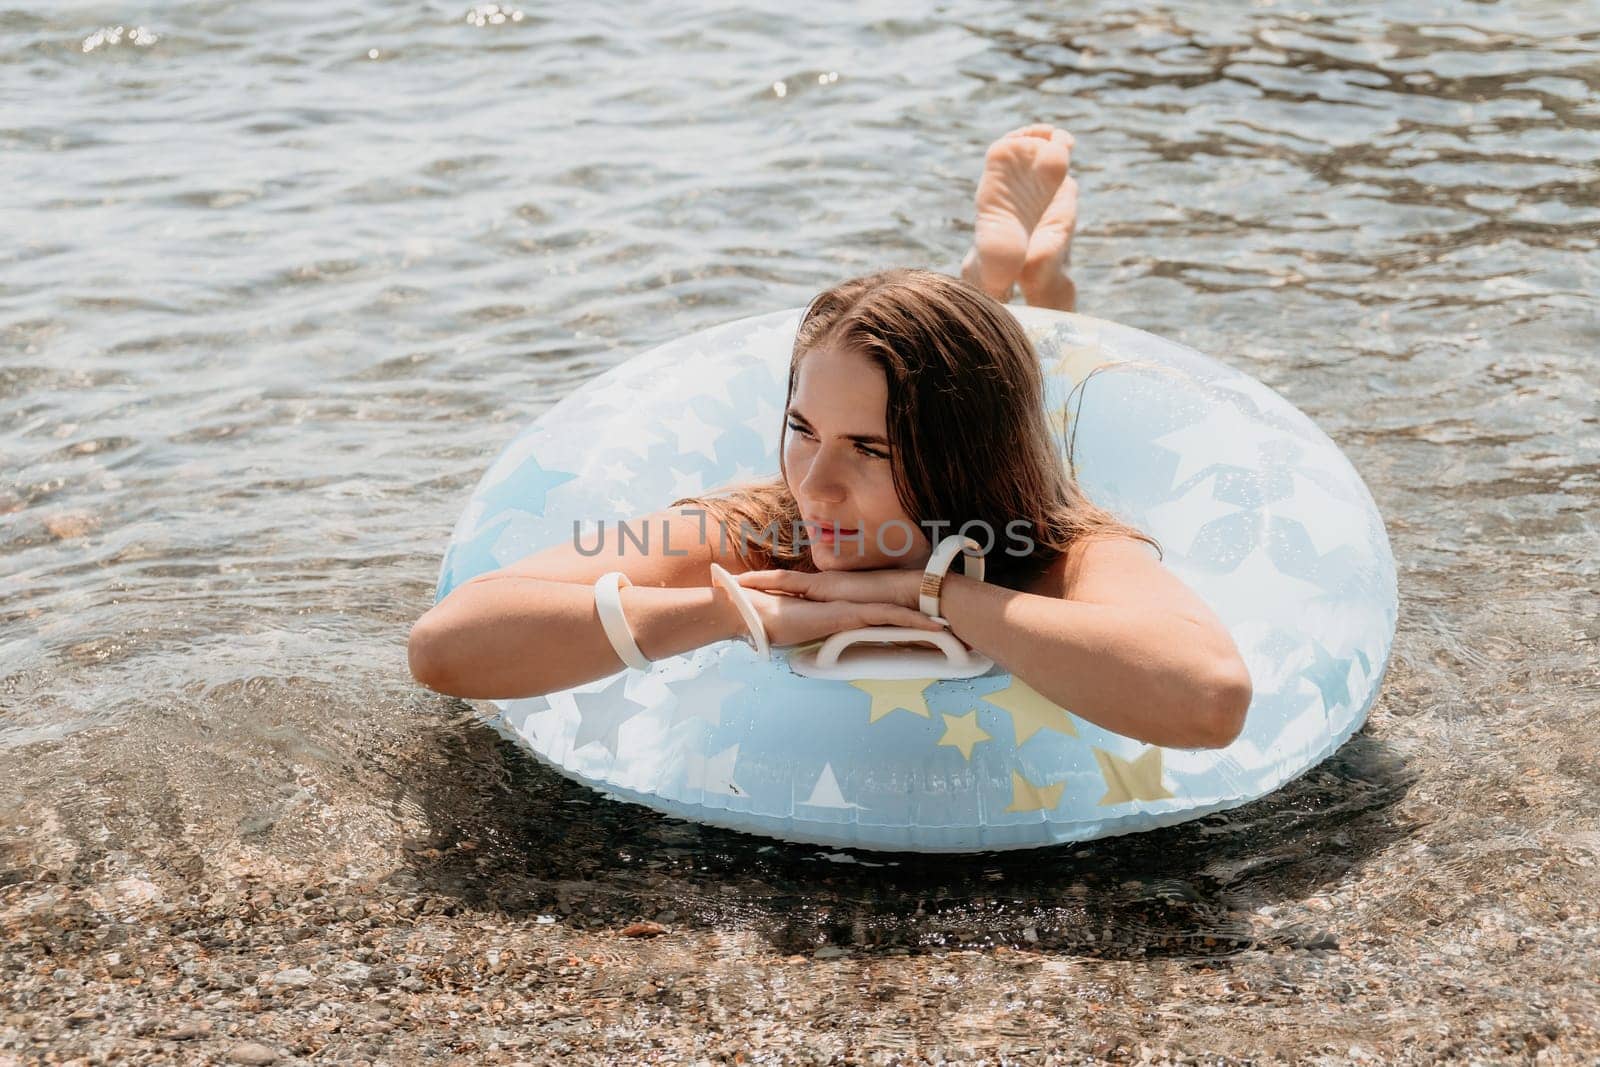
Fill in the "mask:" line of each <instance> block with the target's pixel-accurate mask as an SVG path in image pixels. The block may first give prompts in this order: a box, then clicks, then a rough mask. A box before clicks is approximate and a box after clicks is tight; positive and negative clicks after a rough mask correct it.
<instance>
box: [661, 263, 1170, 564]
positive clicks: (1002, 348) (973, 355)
mask: <svg viewBox="0 0 1600 1067" xmlns="http://www.w3.org/2000/svg"><path fill="white" fill-rule="evenodd" d="M833 345H838V346H840V347H842V348H845V349H847V350H851V351H855V352H859V353H861V354H862V355H864V356H866V357H867V358H868V359H870V360H872V361H873V362H874V363H876V364H877V365H878V366H879V367H881V368H882V369H883V372H884V375H885V377H886V378H887V380H888V386H889V399H888V408H887V411H886V412H885V417H886V420H887V423H888V438H889V445H890V454H891V458H892V462H893V471H894V485H895V492H896V495H897V496H898V497H899V500H900V505H901V507H902V509H903V510H904V511H905V513H906V514H907V515H909V516H911V518H912V521H913V522H916V523H922V522H925V521H927V522H933V521H948V522H949V523H950V524H951V525H949V526H948V527H946V528H944V530H943V533H945V534H948V533H954V532H959V531H960V530H961V529H962V527H963V525H964V524H966V523H968V522H980V523H984V524H986V525H985V526H983V527H980V529H984V530H987V531H990V533H989V534H988V536H979V537H977V538H976V539H977V540H978V541H979V542H980V543H982V542H984V541H987V540H991V539H992V540H993V547H992V549H991V550H990V551H989V553H988V554H987V555H986V556H985V559H984V563H985V578H986V579H987V580H988V581H991V582H994V583H996V584H999V585H1006V586H1009V587H1012V588H1016V587H1018V586H1020V585H1021V584H1023V583H1024V582H1026V581H1027V580H1029V579H1031V578H1032V577H1033V576H1035V575H1037V574H1039V573H1042V572H1043V571H1044V570H1045V569H1046V568H1047V567H1048V566H1049V565H1050V563H1052V562H1053V561H1054V560H1055V559H1056V558H1057V557H1059V556H1061V555H1062V554H1063V553H1065V552H1066V551H1067V549H1068V548H1069V547H1070V546H1071V545H1072V544H1073V543H1074V542H1076V541H1078V540H1080V539H1084V538H1090V537H1101V536H1111V537H1114V536H1123V537H1132V538H1137V539H1139V540H1142V541H1146V542H1148V543H1149V544H1150V545H1151V546H1153V547H1154V548H1155V550H1156V552H1157V554H1158V555H1161V554H1162V552H1161V546H1160V544H1159V543H1157V541H1156V540H1155V539H1154V538H1153V537H1150V536H1148V535H1147V534H1144V533H1142V532H1140V531H1139V530H1137V529H1135V528H1134V527H1132V526H1130V525H1128V524H1126V523H1123V522H1121V521H1119V520H1118V519H1117V518H1116V517H1115V516H1113V515H1112V514H1111V513H1110V512H1108V511H1106V510H1105V509H1103V508H1101V507H1099V506H1097V505H1095V504H1094V503H1092V502H1091V501H1090V500H1089V499H1088V497H1086V496H1085V495H1084V494H1083V492H1082V490H1080V489H1079V488H1078V484H1077V480H1076V478H1075V477H1074V476H1073V474H1072V473H1070V472H1069V470H1068V468H1067V467H1064V466H1063V464H1062V463H1061V453H1060V452H1059V451H1058V449H1057V447H1056V443H1055V438H1054V436H1053V434H1052V431H1051V428H1050V423H1049V421H1048V419H1047V417H1046V414H1045V407H1044V375H1043V373H1042V371H1041V370H1040V367H1039V357H1038V355H1037V354H1036V353H1035V352H1034V349H1033V345H1032V344H1031V343H1030V342H1029V340H1028V335H1027V334H1026V332H1024V330H1023V328H1022V325H1021V323H1019V322H1018V321H1017V319H1016V318H1015V317H1014V316H1013V315H1012V314H1011V313H1010V312H1009V311H1007V310H1006V309H1005V306H1004V305H1003V304H1001V303H1000V302H999V301H997V300H995V299H994V298H993V297H991V296H989V295H988V294H987V293H984V292H983V291H982V290H981V289H978V288H976V287H974V286H971V285H968V284H967V283H966V282H964V281H962V280H961V279H959V278H954V277H951V276H949V275H946V274H939V273H936V272H934V271H928V270H916V269H896V270H886V271H880V272H877V273H874V274H868V275H864V276H862V277H859V278H853V279H851V280H849V281H847V282H844V283H842V284H840V285H836V286H834V287H833V288H831V289H828V290H826V291H824V292H823V293H821V294H819V295H818V296H817V297H816V298H815V299H814V300H812V301H811V303H810V304H809V305H808V306H807V307H806V311H805V315H804V316H803V317H802V318H801V320H800V327H799V329H798V330H797V331H796V333H795V340H794V350H793V354H792V355H791V357H790V360H789V384H788V393H787V396H786V398H785V402H784V406H785V409H786V410H787V406H788V401H789V399H792V398H793V396H794V390H795V383H796V380H797V376H798V369H799V364H800V360H801V358H803V357H804V356H805V354H806V353H807V352H810V351H812V350H813V349H817V348H821V347H824V346H833ZM1074 428H1075V427H1074ZM787 433H788V418H787V417H785V418H784V426H783V428H782V429H781V430H780V431H779V438H778V462H779V467H780V473H779V474H778V475H777V476H776V477H775V478H773V479H771V480H768V481H762V482H757V483H753V484H748V485H742V486H734V487H729V488H725V489H723V490H720V491H717V492H716V493H715V495H707V496H691V497H682V498H680V499H678V500H674V501H673V502H672V504H671V505H670V506H672V507H677V506H679V505H685V504H688V505H696V506H698V507H701V508H703V509H704V510H705V511H706V512H708V513H709V514H710V516H711V517H712V518H714V519H716V520H718V521H719V522H721V523H722V524H723V528H724V529H725V530H726V531H728V533H727V536H728V537H729V538H730V539H731V540H732V542H733V543H734V544H735V545H736V546H737V550H738V552H739V555H740V557H741V559H743V560H744V562H745V564H746V565H747V566H749V567H750V568H752V569H755V570H764V569H768V568H783V569H788V570H801V571H815V570H816V566H815V564H813V563H812V562H811V558H810V553H809V552H808V550H807V549H806V547H805V546H804V544H802V543H799V542H798V539H797V537H796V532H797V530H798V529H799V528H800V522H801V515H800V508H799V505H798V504H797V503H796V501H795V499H794V495H793V494H792V493H790V492H789V488H788V475H787V471H785V470H783V450H784V439H785V436H786V435H787ZM1067 451H1068V455H1067V460H1068V464H1070V463H1071V462H1072V460H1071V446H1070V443H1069V445H1068V450H1067ZM1018 520H1021V521H1022V522H1023V523H1025V524H1026V525H1025V526H1024V527H1023V528H1022V532H1023V534H1024V535H1025V536H1026V537H1028V538H1031V539H1032V540H1033V542H1034V548H1033V550H1032V552H1031V553H1029V554H1028V555H1021V554H1019V553H1018V552H1017V547H1016V543H1015V542H1011V549H1010V551H1005V550H1003V549H1002V546H1003V545H1004V544H1005V543H1006V541H1005V540H1004V539H1005V537H1006V531H1008V529H1010V528H1009V527H1008V526H1007V524H1008V523H1012V522H1016V521H1018ZM774 524H775V525H774ZM769 526H772V527H773V528H772V529H771V530H768V527H769ZM922 529H923V532H924V533H928V532H929V531H928V528H926V527H923V528H922ZM763 531H766V532H767V534H768V537H769V538H770V540H768V541H767V542H766V543H763V541H762V539H761V537H760V534H761V533H762V532H763ZM751 534H754V535H755V536H750V535H751ZM931 539H932V540H934V541H935V542H937V540H938V538H937V537H932V538H931Z"/></svg>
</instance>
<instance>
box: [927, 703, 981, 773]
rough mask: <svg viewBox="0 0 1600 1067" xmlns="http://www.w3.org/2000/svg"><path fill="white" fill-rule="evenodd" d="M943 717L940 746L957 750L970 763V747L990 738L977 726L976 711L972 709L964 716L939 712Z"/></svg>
mask: <svg viewBox="0 0 1600 1067" xmlns="http://www.w3.org/2000/svg"><path fill="white" fill-rule="evenodd" d="M939 714H940V715H943V716H944V736H943V737H941V738H939V743H940V744H941V745H949V746H950V747H951V748H959V749H960V750H961V757H962V758H963V759H965V760H967V761H968V762H969V763H970V762H971V761H972V746H973V745H975V744H977V743H978V742H979V741H988V740H990V737H989V735H988V734H986V733H984V732H983V728H982V727H980V726H979V725H978V709H977V708H973V709H972V710H971V711H969V712H967V713H966V714H965V715H951V714H950V713H949V712H945V711H941V712H940V713H939Z"/></svg>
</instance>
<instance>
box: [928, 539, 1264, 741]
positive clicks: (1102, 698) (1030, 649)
mask: <svg viewBox="0 0 1600 1067" xmlns="http://www.w3.org/2000/svg"><path fill="white" fill-rule="evenodd" d="M1070 595H1071V597H1072V599H1064V598H1063V597H1062V596H1057V595H1043V594H1038V593H1023V592H1017V591H1016V590H1012V589H1006V588H1004V587H1001V586H996V585H990V584H987V583H984V582H979V581H976V580H974V579H971V578H968V577H967V576H966V575H964V574H961V573H960V572H959V571H955V570H952V571H951V572H950V573H949V574H947V575H946V576H945V579H944V586H943V589H942V590H941V593H940V600H939V610H940V613H941V614H942V615H943V616H944V617H945V618H946V619H949V620H950V629H951V632H953V633H954V634H955V635H956V636H957V637H959V638H960V639H961V640H962V641H964V642H966V643H967V644H968V645H970V646H972V647H973V648H976V649H977V650H978V651H979V652H982V653H983V654H984V655H986V656H989V657H990V658H992V659H993V660H994V661H995V662H996V663H998V664H1000V665H1001V666H1003V667H1004V668H1005V669H1007V670H1008V671H1010V672H1011V673H1012V674H1014V675H1016V676H1017V677H1018V678H1021V679H1022V680H1023V681H1024V682H1026V683H1027V684H1028V685H1030V686H1032V687H1033V688H1034V689H1036V690H1037V691H1038V692H1039V693H1040V694H1041V695H1042V696H1044V697H1045V698H1046V699H1048V700H1050V701H1052V702H1053V703H1056V704H1058V705H1060V706H1061V707H1063V708H1066V709H1067V710H1069V711H1070V712H1072V714H1074V715H1077V716H1079V717H1080V718H1084V719H1087V720H1089V721H1090V722H1093V723H1095V724H1097V725H1099V726H1102V727H1104V728H1106V729H1107V730H1111V731H1114V732H1116V733H1119V734H1123V735H1125V736H1127V737H1132V738H1135V739H1137V740H1140V741H1144V742H1146V743H1147V744H1152V745H1162V746H1165V747H1168V748H1221V747H1224V746H1226V745H1228V744H1229V743H1230V742H1232V741H1233V739H1234V738H1236V737H1237V736H1239V732H1240V730H1242V729H1243V728H1244V717H1245V712H1246V710H1247V709H1248V708H1249V706H1250V699H1251V696H1252V690H1251V683H1250V673H1249V670H1248V669H1247V668H1246V666H1245V664H1244V661H1243V659H1241V658H1240V656H1239V652H1238V650H1237V649H1236V648H1235V647H1234V644H1233V639H1232V637H1231V636H1230V635H1229V634H1228V631H1227V629H1226V628H1225V627H1224V626H1223V625H1222V623H1221V621H1220V620H1218V619H1217V617H1216V616H1215V615H1214V614H1213V613H1212V612H1211V610H1210V608H1209V607H1208V606H1207V605H1206V604H1205V602H1204V601H1203V600H1201V599H1200V597H1199V596H1197V595H1196V594H1195V593H1194V592H1193V591H1192V590H1190V589H1189V588H1188V587H1187V586H1186V585H1184V584H1183V583H1182V582H1181V581H1180V580H1179V579H1178V577H1177V576H1176V575H1174V574H1172V573H1171V572H1170V571H1168V570H1166V569H1165V568H1164V567H1162V566H1161V564H1160V563H1159V562H1158V561H1157V560H1155V559H1154V558H1153V557H1152V556H1151V555H1150V549H1149V547H1148V546H1147V545H1145V544H1144V543H1143V542H1140V541H1135V540H1132V539H1128V538H1116V539H1104V540H1097V541H1092V542H1090V543H1088V544H1087V545H1085V546H1083V548H1082V549H1081V554H1080V556H1079V557H1078V559H1077V561H1076V565H1075V573H1074V575H1073V577H1072V579H1071V585H1070Z"/></svg>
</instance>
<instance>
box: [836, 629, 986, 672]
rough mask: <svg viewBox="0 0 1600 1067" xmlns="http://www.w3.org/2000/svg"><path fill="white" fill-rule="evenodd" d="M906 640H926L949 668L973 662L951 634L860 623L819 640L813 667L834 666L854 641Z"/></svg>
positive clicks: (888, 642) (891, 641)
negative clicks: (936, 650)
mask: <svg viewBox="0 0 1600 1067" xmlns="http://www.w3.org/2000/svg"><path fill="white" fill-rule="evenodd" d="M910 641H920V642H926V643H928V644H930V645H933V646H935V647H936V648H938V649H939V650H940V651H941V652H943V653H944V656H945V661H946V662H947V663H948V664H949V665H950V669H952V670H958V671H959V670H965V669H966V668H968V667H971V666H972V665H973V659H972V656H971V654H970V653H969V652H968V650H967V646H966V645H963V644H962V643H961V642H960V641H958V640H956V637H955V635H954V634H951V633H948V632H945V631H938V632H936V631H933V630H919V629H917V628H916V627H915V626H863V627H861V628H860V629H856V630H840V631H839V632H838V633H836V634H832V635H831V636H829V638H828V639H827V640H826V641H824V642H822V647H821V648H819V649H817V666H819V667H822V668H824V669H831V668H833V667H836V666H838V665H839V653H841V652H843V651H844V650H845V649H847V648H849V647H850V646H851V645H854V644H857V643H862V642H868V643H872V644H899V643H901V642H910Z"/></svg>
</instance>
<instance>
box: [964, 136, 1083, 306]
mask: <svg viewBox="0 0 1600 1067" xmlns="http://www.w3.org/2000/svg"><path fill="white" fill-rule="evenodd" d="M1072 146H1073V138H1072V134H1070V133H1068V132H1067V131H1066V130H1061V129H1057V128H1055V127H1053V126H1049V125H1046V124H1042V123H1041V124H1036V125H1033V126H1024V127H1021V128H1019V129H1015V130H1012V131H1011V132H1010V133H1008V134H1006V135H1005V136H1003V137H1001V138H1000V139H999V140H997V141H995V142H994V144H992V145H990V146H989V150H988V152H986V153H985V154H984V161H983V176H982V178H980V179H979V181H978V195H977V208H978V210H977V221H976V223H975V224H974V225H973V243H972V248H971V249H970V250H969V251H968V252H967V255H966V258H965V259H964V260H963V261H962V264H961V277H962V278H963V279H965V280H966V281H967V282H969V283H971V284H972V285H975V286H977V287H978V288H980V289H982V290H983V291H984V292H986V293H988V294H989V295H990V296H992V297H994V298H995V299H996V300H1000V301H1002V302H1004V301H1009V300H1010V299H1011V292H1012V288H1013V286H1017V285H1020V286H1021V287H1022V295H1023V298H1024V299H1025V300H1027V302H1028V303H1030V304H1034V305H1037V306H1039V307H1050V308H1058V309H1060V310H1062V311H1073V310H1076V307H1077V297H1078V293H1077V287H1076V286H1074V285H1073V283H1072V278H1071V277H1070V276H1069V274H1068V269H1069V267H1070V263H1071V251H1072V232H1073V228H1074V227H1075V226H1076V225H1077V221H1078V183H1077V181H1076V180H1075V179H1074V178H1073V177H1072V176H1071V175H1070V174H1068V173H1067V169H1068V166H1069V165H1070V163H1071V160H1072Z"/></svg>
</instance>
